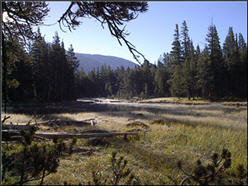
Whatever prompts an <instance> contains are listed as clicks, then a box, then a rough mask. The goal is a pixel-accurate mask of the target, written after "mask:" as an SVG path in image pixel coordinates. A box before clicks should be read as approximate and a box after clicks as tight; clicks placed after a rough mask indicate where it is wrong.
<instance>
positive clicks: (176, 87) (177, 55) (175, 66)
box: [168, 24, 185, 96]
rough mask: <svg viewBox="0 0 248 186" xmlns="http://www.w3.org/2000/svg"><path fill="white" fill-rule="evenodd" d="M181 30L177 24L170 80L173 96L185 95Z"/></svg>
mask: <svg viewBox="0 0 248 186" xmlns="http://www.w3.org/2000/svg"><path fill="white" fill-rule="evenodd" d="M179 37H180V35H179V30H178V25H177V24H176V29H175V33H174V41H173V43H172V51H171V54H170V55H171V57H172V62H171V63H172V65H171V66H172V72H171V78H170V79H169V80H168V83H169V84H170V90H171V94H172V95H173V96H183V95H184V90H185V89H184V79H183V71H182V49H181V44H180V40H179Z"/></svg>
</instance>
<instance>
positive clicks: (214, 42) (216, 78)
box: [206, 25, 224, 98]
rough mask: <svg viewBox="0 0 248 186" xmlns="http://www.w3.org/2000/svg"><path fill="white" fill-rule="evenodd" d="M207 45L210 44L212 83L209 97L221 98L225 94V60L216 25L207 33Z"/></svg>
mask: <svg viewBox="0 0 248 186" xmlns="http://www.w3.org/2000/svg"><path fill="white" fill-rule="evenodd" d="M206 40H207V43H208V54H209V57H210V61H209V63H210V64H209V67H210V69H211V70H210V74H209V75H210V76H212V77H211V78H210V80H211V82H209V83H210V85H211V86H210V87H209V89H210V92H209V97H211V98H213V97H220V96H221V95H222V94H223V92H222V89H221V87H222V85H223V81H222V79H223V77H224V74H223V68H224V65H223V59H222V51H221V47H220V41H219V36H218V33H217V29H216V26H215V25H211V26H210V27H209V28H208V33H207V38H206Z"/></svg>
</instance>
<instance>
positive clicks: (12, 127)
mask: <svg viewBox="0 0 248 186" xmlns="http://www.w3.org/2000/svg"><path fill="white" fill-rule="evenodd" d="M31 126H36V125H13V124H3V125H2V127H3V129H16V130H28V129H30V127H31Z"/></svg>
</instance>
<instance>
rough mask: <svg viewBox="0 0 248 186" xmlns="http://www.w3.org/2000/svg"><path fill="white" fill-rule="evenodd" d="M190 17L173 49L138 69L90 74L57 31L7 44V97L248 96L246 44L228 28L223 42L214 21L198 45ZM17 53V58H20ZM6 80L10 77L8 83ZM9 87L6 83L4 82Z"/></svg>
mask: <svg viewBox="0 0 248 186" xmlns="http://www.w3.org/2000/svg"><path fill="white" fill-rule="evenodd" d="M188 32H189V29H188V26H187V24H186V21H183V23H182V26H181V32H179V27H178V24H176V29H175V33H174V41H173V43H172V50H171V52H170V53H164V54H163V56H162V57H160V58H159V60H158V61H157V64H151V63H150V62H149V61H147V60H145V61H144V63H143V64H142V65H140V66H139V65H137V66H136V67H135V68H133V69H130V68H127V69H125V68H124V67H120V68H117V69H116V70H112V69H111V68H110V67H107V66H102V67H99V68H97V69H94V70H92V71H91V72H89V73H88V74H87V75H86V74H85V73H84V71H83V69H80V70H79V69H78V66H79V61H78V60H77V58H76V56H75V53H74V51H73V47H72V46H70V48H69V49H68V50H65V48H64V43H63V41H62V42H61V41H60V40H61V39H60V38H59V36H58V34H57V33H55V36H54V38H53V41H52V43H47V42H46V41H45V39H44V37H43V36H42V35H41V33H40V31H39V30H38V31H37V33H36V36H35V39H34V40H33V42H32V43H31V44H30V46H29V47H28V49H24V48H23V46H21V45H20V43H18V42H17V41H16V40H14V41H13V40H11V41H10V40H9V41H7V42H5V43H4V49H5V50H6V54H5V55H6V56H4V57H5V60H6V61H7V63H6V64H8V66H7V67H6V68H7V70H8V71H7V74H8V75H7V81H6V82H7V84H8V85H7V87H8V88H7V90H5V89H4V90H3V91H7V94H6V95H7V96H8V97H5V100H7V99H8V98H9V99H10V100H14V101H18V100H22V101H23V100H32V101H33V100H37V101H62V100H74V99H76V98H80V97H99V96H101V97H108V96H112V97H122V98H131V97H136V96H137V97H141V98H149V97H168V96H177V97H188V98H189V99H191V98H194V97H204V98H208V99H218V98H223V97H229V98H246V96H247V45H246V43H245V40H244V38H243V36H242V34H241V33H239V34H234V32H233V29H232V27H230V28H229V30H228V34H227V36H226V38H225V41H224V44H223V47H221V46H220V41H219V37H218V33H217V29H216V26H215V25H210V26H209V28H208V33H207V35H206V45H205V48H204V49H203V50H201V49H200V47H199V45H197V46H196V48H195V47H194V44H193V41H192V39H190V37H189V33H188ZM17 56H18V57H17ZM3 83H5V81H4V82H3ZM3 87H5V86H3Z"/></svg>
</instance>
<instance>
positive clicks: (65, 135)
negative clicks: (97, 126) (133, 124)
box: [35, 132, 139, 139]
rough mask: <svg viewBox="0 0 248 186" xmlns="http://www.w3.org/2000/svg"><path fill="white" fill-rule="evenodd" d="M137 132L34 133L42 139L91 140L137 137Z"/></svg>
mask: <svg viewBox="0 0 248 186" xmlns="http://www.w3.org/2000/svg"><path fill="white" fill-rule="evenodd" d="M138 134H139V132H115V133H89V134H69V133H36V134H35V136H39V137H43V138H49V139H53V138H63V139H65V138H92V137H113V136H124V137H126V136H128V135H138Z"/></svg>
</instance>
